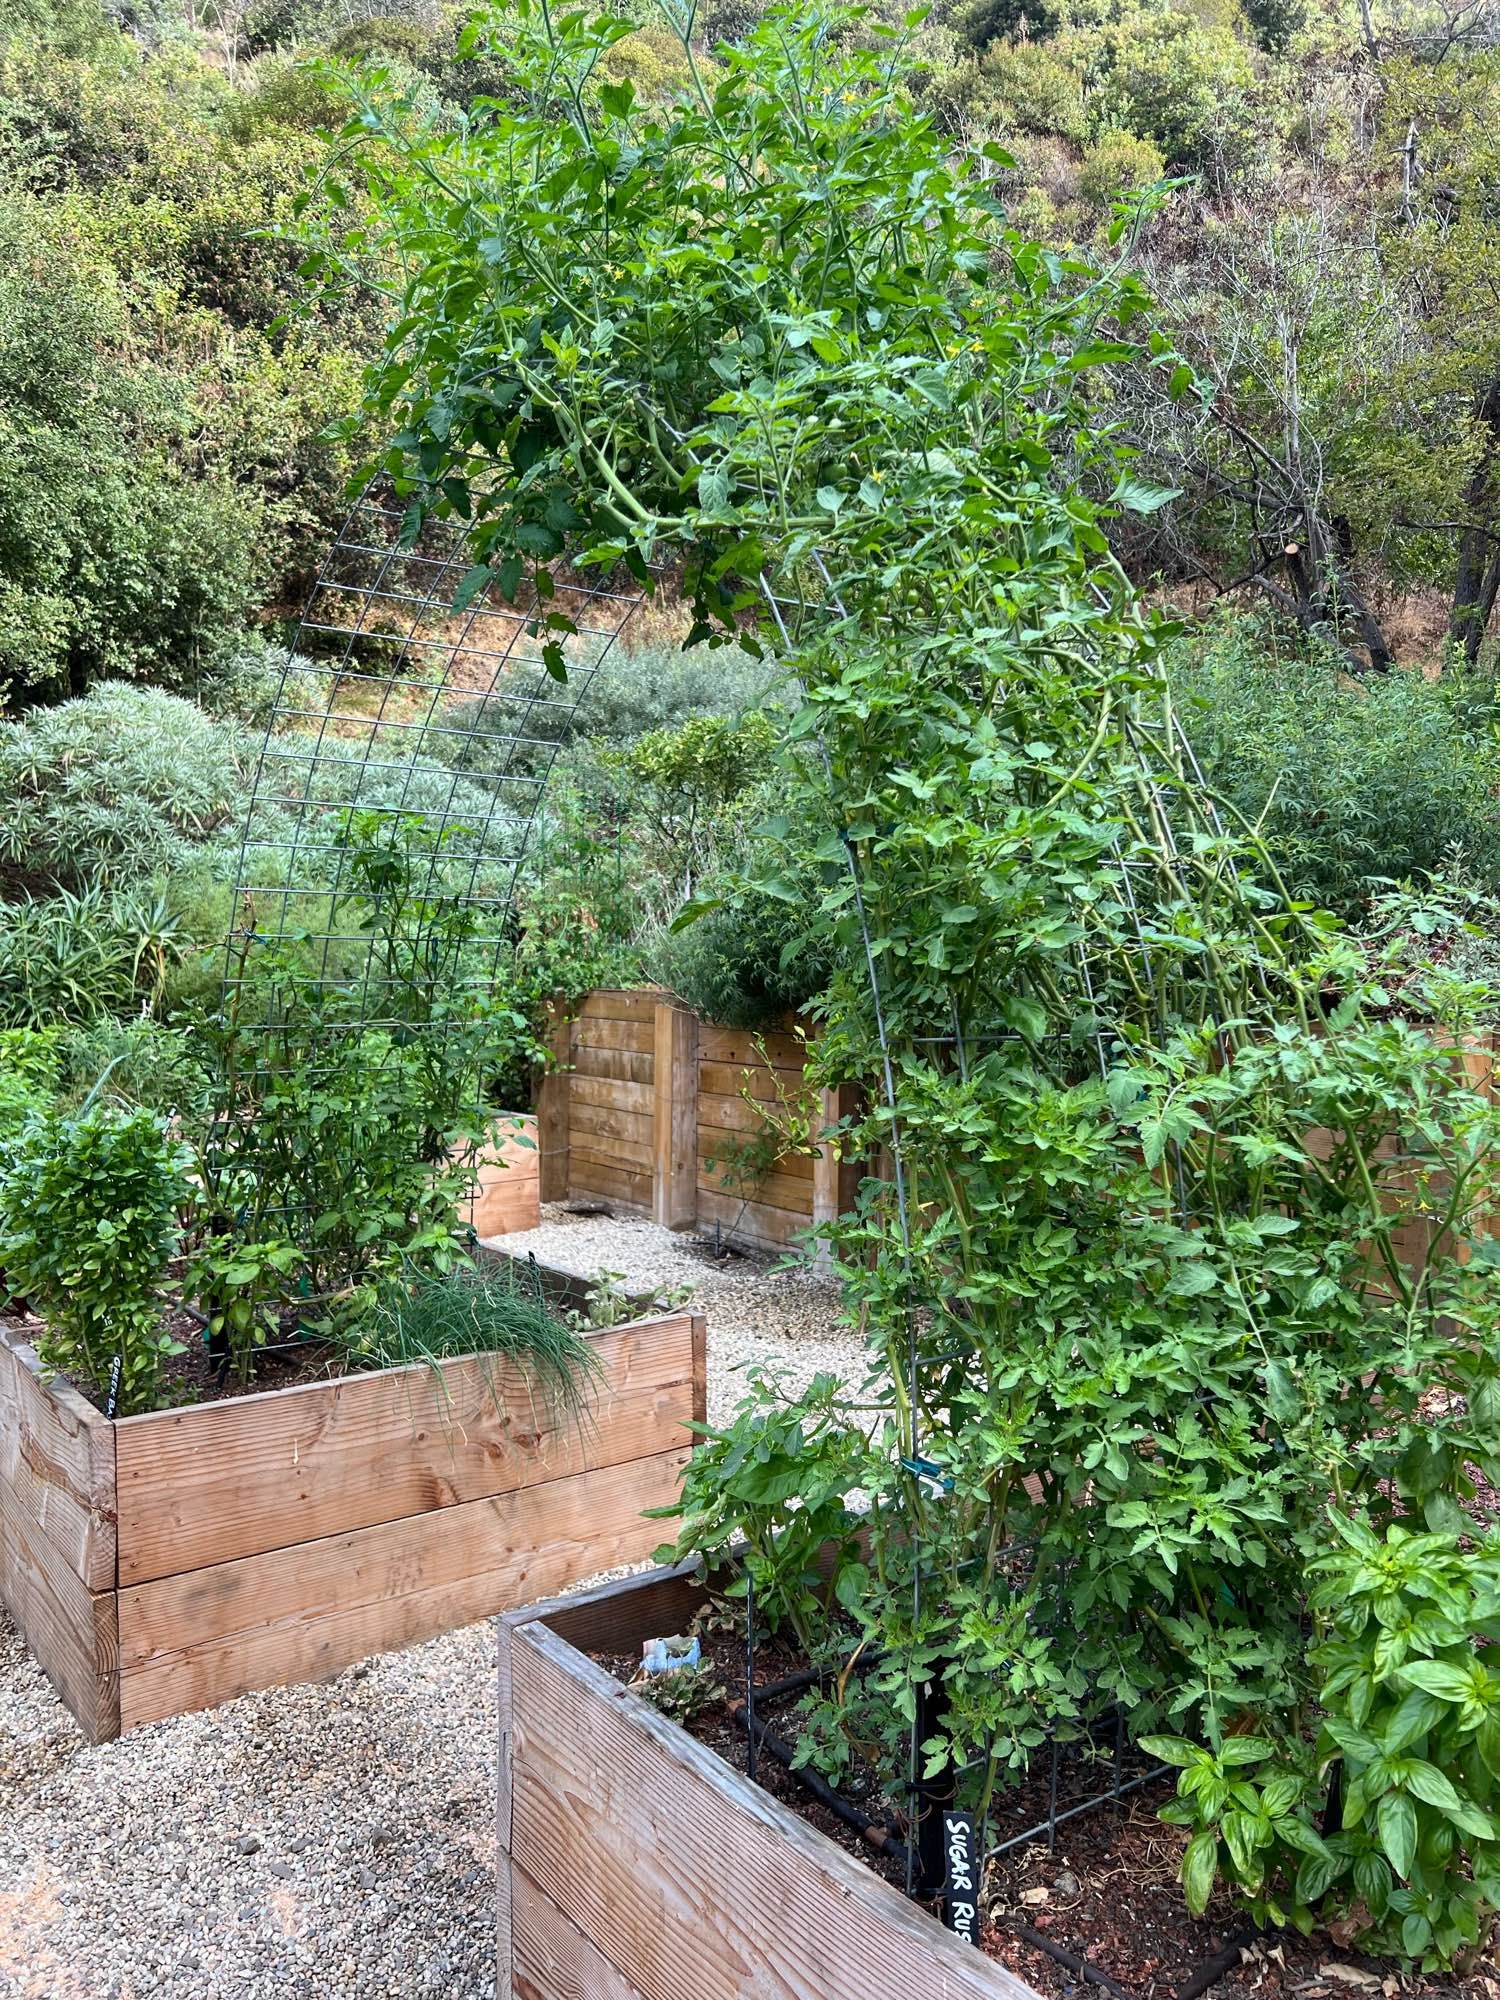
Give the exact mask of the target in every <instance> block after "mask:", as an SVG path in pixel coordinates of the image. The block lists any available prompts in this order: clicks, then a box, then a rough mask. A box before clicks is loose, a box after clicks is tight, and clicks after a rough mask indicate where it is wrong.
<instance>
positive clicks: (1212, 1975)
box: [1172, 1926, 1260, 2000]
mask: <svg viewBox="0 0 1500 2000" xmlns="http://www.w3.org/2000/svg"><path fill="white" fill-rule="evenodd" d="M1259 1935H1260V1933H1259V1932H1258V1931H1257V1930H1256V1929H1255V1928H1254V1927H1253V1926H1252V1927H1251V1929H1249V1930H1247V1931H1240V1932H1239V1933H1238V1934H1237V1935H1236V1936H1235V1937H1232V1938H1231V1939H1230V1940H1229V1942H1228V1944H1226V1945H1225V1946H1224V1948H1223V1950H1222V1951H1216V1952H1215V1953H1214V1955H1213V1957H1212V1958H1207V1959H1205V1960H1204V1961H1203V1963H1202V1965H1200V1966H1199V1967H1198V1970H1197V1971H1196V1972H1195V1973H1194V1974H1193V1975H1192V1977H1191V1978H1190V1979H1188V1980H1187V1981H1185V1982H1184V1984H1183V1985H1181V1986H1179V1987H1178V1989H1177V1991H1176V1992H1175V1993H1174V1994H1173V1995H1172V2000H1199V1996H1200V1994H1204V1993H1206V1992H1207V1991H1208V1989H1209V1987H1210V1986H1212V1985H1213V1983H1214V1981H1215V1980H1216V1979H1222V1978H1223V1977H1224V1975H1225V1973H1226V1972H1233V1970H1234V1968H1235V1967H1236V1966H1237V1965H1238V1964H1239V1962H1240V1953H1241V1952H1242V1951H1243V1950H1244V1949H1245V1947H1246V1946H1247V1945H1251V1944H1254V1942H1255V1940H1256V1938H1257V1937H1258V1936H1259Z"/></svg>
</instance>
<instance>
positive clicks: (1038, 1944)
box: [1006, 1923, 1136, 2000]
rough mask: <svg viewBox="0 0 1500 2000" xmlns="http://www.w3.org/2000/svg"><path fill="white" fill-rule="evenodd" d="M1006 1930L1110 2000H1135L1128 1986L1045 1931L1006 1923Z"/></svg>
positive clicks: (1024, 1925)
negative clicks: (1093, 1986)
mask: <svg viewBox="0 0 1500 2000" xmlns="http://www.w3.org/2000/svg"><path fill="white" fill-rule="evenodd" d="M1006 1928H1007V1929H1009V1930H1012V1931H1014V1932H1015V1934H1016V1936H1017V1937H1018V1938H1020V1939H1021V1941H1022V1942H1023V1943H1024V1944H1029V1945H1031V1946H1033V1947H1034V1948H1035V1949H1036V1950H1037V1951H1044V1952H1046V1954H1047V1956H1048V1958H1055V1959H1056V1960H1057V1962H1058V1964H1059V1965H1060V1966H1062V1967H1063V1968H1064V1969H1065V1970H1066V1971H1068V1972H1071V1973H1072V1974H1073V1976H1074V1978H1075V1979H1087V1980H1089V1981H1090V1982H1091V1984H1093V1985H1095V1986H1102V1987H1103V1988H1104V1991H1105V1992H1106V1993H1108V1994H1109V1995H1110V1996H1111V2000H1136V1995H1135V1994H1134V1993H1132V1992H1131V1991H1130V1989H1129V1987H1128V1986H1121V1985H1120V1983H1119V1981H1118V1980H1115V1979H1111V1978H1110V1976H1109V1974H1108V1973H1107V1972H1101V1971H1100V1970H1099V1968H1098V1966H1097V1965H1090V1963H1089V1961H1088V1960H1087V1959H1086V1958H1080V1957H1079V1955H1078V1953H1077V1952H1076V1951H1069V1950H1068V1947H1067V1946H1066V1945H1065V1944H1058V1943H1057V1942H1056V1941H1055V1940H1054V1939H1052V1938H1049V1937H1048V1935H1047V1933H1046V1932H1045V1931H1038V1930H1033V1929H1032V1927H1031V1925H1030V1924H1020V1923H1008V1924H1007V1926H1006Z"/></svg>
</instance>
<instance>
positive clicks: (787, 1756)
mask: <svg viewBox="0 0 1500 2000" xmlns="http://www.w3.org/2000/svg"><path fill="white" fill-rule="evenodd" d="M821 1677H822V1675H821V1671H820V1670H819V1669H817V1668H807V1667H805V1668H803V1669H802V1670H801V1671H800V1672H799V1673H795V1674H788V1675H787V1677H786V1679H785V1680H780V1681H768V1682H767V1684H766V1685H765V1686H764V1687H759V1688H757V1689H756V1690H755V1698H756V1700H757V1702H760V1701H765V1700H766V1699H767V1698H769V1697H774V1696H777V1695H787V1694H796V1693H798V1692H799V1691H800V1690H801V1689H802V1688H805V1687H810V1686H811V1685H812V1683H813V1682H814V1681H816V1680H818V1679H820V1678H821ZM734 1719H735V1721H736V1722H737V1723H738V1724H739V1726H740V1728H741V1729H743V1730H745V1731H746V1732H747V1734H748V1733H749V1732H750V1729H751V1723H750V1716H749V1712H748V1710H747V1709H746V1707H745V1704H744V1703H743V1702H740V1703H738V1704H737V1706H736V1708H735V1711H734ZM754 1735H755V1740H756V1743H757V1745H758V1746H759V1748H761V1749H762V1750H765V1751H768V1752H769V1753H770V1755H771V1756H773V1757H774V1758H775V1759H776V1761H777V1763H778V1764H781V1765H783V1766H784V1767H785V1769H786V1770H787V1772H788V1773H789V1775H790V1776H791V1777H792V1778H794V1779H795V1780H796V1782H797V1783H798V1784H799V1785H801V1787H802V1789H803V1790H804V1791H805V1792H807V1793H808V1795H809V1796H810V1797H811V1798H814V1799H816V1800H817V1802H818V1804H819V1805H820V1806H823V1807H825V1808H826V1810H827V1811H829V1812H831V1813H832V1814H833V1815H834V1817H835V1818H836V1819H838V1820H841V1821H842V1822H843V1824H844V1825H845V1826H848V1827H852V1828H853V1830H854V1831H855V1832H856V1833H857V1834H858V1835H859V1837H860V1839H861V1840H864V1841H866V1842H868V1844H869V1845H870V1846H871V1847H873V1848H874V1849H875V1850H876V1851H877V1852H878V1853H880V1854H882V1855H884V1856H885V1858H886V1859H887V1860H889V1861H894V1862H897V1863H898V1864H900V1865H901V1866H903V1867H904V1866H905V1864H906V1859H907V1852H906V1842H905V1841H904V1840H902V1839H901V1838H900V1836H899V1835H898V1834H896V1833H893V1832H892V1831H891V1830H890V1828H889V1827H886V1826H882V1825H881V1823H880V1821H879V1820H877V1819H875V1818H873V1817H872V1816H871V1815H870V1814H869V1813H867V1812H864V1811H862V1810H861V1808H860V1807H859V1806H856V1805H851V1804H850V1802H849V1800H848V1799H846V1798H844V1797H843V1796H842V1795H841V1794H840V1793H838V1792H836V1791H835V1790H834V1789H833V1787H832V1785H830V1784H829V1783H828V1782H827V1780H826V1779H824V1778H821V1777H819V1775H818V1773H817V1772H816V1771H814V1770H811V1769H810V1768H809V1767H808V1766H807V1765H805V1764H804V1765H800V1766H798V1765H794V1764H793V1762H792V1759H793V1757H794V1756H795V1755H796V1752H795V1751H794V1750H793V1748H792V1746H791V1744H790V1743H788V1742H787V1741H786V1739H785V1737H782V1736H778V1735H777V1734H776V1733H775V1731H774V1730H772V1729H771V1727H770V1726H769V1724H767V1723H764V1722H762V1721H761V1719H760V1717H759V1716H757V1717H756V1718H755V1724H754ZM1007 1928H1008V1929H1010V1930H1012V1931H1013V1932H1014V1933H1015V1935H1016V1936H1017V1937H1018V1938H1020V1939H1021V1940H1022V1942H1023V1943H1025V1944H1029V1945H1031V1946H1032V1947H1033V1949H1034V1950H1037V1951H1044V1952H1045V1953H1046V1954H1047V1956H1048V1957H1049V1958H1051V1959H1054V1960H1056V1962H1057V1963H1058V1964H1059V1965H1060V1966H1062V1967H1063V1969H1064V1970H1065V1971H1067V1972H1071V1973H1072V1974H1073V1976H1074V1978H1075V1979H1085V1980H1088V1981H1089V1982H1090V1984H1092V1985H1094V1986H1098V1987H1100V1988H1102V1989H1103V1991H1104V1992H1106V1993H1108V1994H1109V1995H1110V2000H1137V1996H1136V1995H1135V1994H1133V1993H1132V1992H1131V1991H1130V1989H1129V1987H1128V1986H1122V1985H1121V1984H1120V1983H1119V1981H1118V1980H1116V1979H1111V1977H1110V1976H1109V1974H1108V1973H1107V1972H1101V1971H1100V1970H1099V1967H1098V1966H1097V1965H1092V1964H1091V1963H1090V1962H1089V1960H1088V1959H1086V1958H1082V1957H1080V1956H1079V1954H1078V1953H1077V1952H1076V1951H1069V1949H1068V1947H1067V1946H1066V1945H1062V1944H1058V1943H1057V1941H1056V1940H1055V1939H1054V1938H1049V1937H1048V1936H1047V1933H1046V1932H1045V1931H1039V1930H1036V1929H1034V1928H1033V1926H1032V1925H1030V1924H1023V1923H1020V1922H1017V1921H1016V1920H1014V1919H1008V1920H1007ZM1257 1935H1258V1933H1257V1931H1256V1930H1255V1929H1254V1928H1253V1927H1252V1928H1251V1929H1249V1930H1245V1931H1240V1932H1238V1933H1237V1934H1236V1935H1235V1936H1234V1937H1232V1938H1231V1939H1230V1940H1229V1942H1228V1944H1226V1945H1225V1946H1223V1947H1222V1949H1221V1950H1219V1951H1216V1952H1215V1953H1214V1955H1213V1957H1212V1958H1209V1959H1205V1960H1204V1962H1203V1964H1202V1965H1200V1966H1199V1967H1198V1969H1197V1971H1196V1972H1194V1973H1192V1974H1191V1975H1190V1976H1189V1977H1188V1979H1187V1980H1185V1981H1184V1983H1183V1984H1182V1985H1181V1986H1180V1987H1179V1988H1178V1990H1177V1991H1176V1993H1174V1994H1173V1995H1172V2000H1202V1996H1203V1995H1204V1994H1205V1993H1206V1992H1207V1991H1208V1989H1209V1987H1210V1986H1212V1985H1213V1984H1214V1983H1215V1981H1216V1980H1219V1979H1222V1978H1223V1977H1224V1975H1225V1973H1226V1972H1232V1971H1233V1970H1234V1968H1235V1966H1236V1965H1238V1963H1239V1960H1240V1953H1241V1952H1242V1951H1243V1950H1244V1949H1245V1947H1246V1946H1247V1945H1249V1944H1252V1943H1253V1942H1254V1941H1255V1938H1256V1937H1257Z"/></svg>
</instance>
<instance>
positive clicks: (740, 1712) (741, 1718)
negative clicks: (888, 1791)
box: [734, 1675, 906, 1867]
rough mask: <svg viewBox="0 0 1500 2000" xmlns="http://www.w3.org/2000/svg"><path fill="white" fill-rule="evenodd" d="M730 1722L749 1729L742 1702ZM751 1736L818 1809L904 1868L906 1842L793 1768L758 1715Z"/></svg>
mask: <svg viewBox="0 0 1500 2000" xmlns="http://www.w3.org/2000/svg"><path fill="white" fill-rule="evenodd" d="M796 1678H797V1676H796V1675H793V1676H792V1679H793V1680H795V1679H796ZM768 1692H769V1690H768V1689H766V1688H757V1690H756V1693H757V1695H760V1696H764V1695H765V1694H767V1693H768ZM734 1719H735V1721H736V1722H737V1723H738V1724H739V1726H740V1727H741V1729H745V1730H748V1729H749V1728H750V1726H751V1725H750V1717H749V1714H748V1712H747V1710H746V1708H745V1704H744V1703H743V1702H741V1703H739V1705H738V1706H737V1707H736V1709H735V1711H734ZM754 1733H755V1739H756V1743H757V1745H758V1747H759V1748H760V1749H762V1750H765V1751H767V1752H768V1753H769V1754H770V1755H771V1756H772V1757H774V1758H775V1759H776V1761H777V1763H778V1764H782V1765H784V1766H785V1767H786V1769H787V1771H788V1772H789V1773H790V1774H791V1776H792V1777H793V1778H794V1779H795V1780H796V1782H797V1783H798V1784H799V1785H800V1786H801V1787H802V1789H803V1790H804V1791H805V1792H807V1793H808V1794H809V1796H810V1797H812V1798H814V1799H816V1800H817V1802H818V1804H819V1805H820V1806H823V1807H824V1808H825V1809H826V1810H827V1811H829V1812H831V1813H832V1814H833V1816H834V1817H835V1819H839V1820H842V1821H843V1823H844V1825H845V1826H847V1827H852V1828H853V1830H854V1831H855V1832H856V1833H857V1834H858V1835H859V1837H860V1839H861V1840H863V1841H866V1842H867V1843H868V1844H869V1845H870V1846H871V1847H873V1848H874V1849H875V1850H876V1851H877V1853H880V1854H883V1855H885V1856H887V1857H888V1858H889V1859H890V1860H892V1861H898V1862H900V1863H901V1865H902V1866H903V1867H904V1866H905V1865H906V1842H905V1841H904V1840H903V1839H902V1838H901V1836H900V1835H899V1834H897V1833H893V1832H892V1831H891V1829H890V1828H889V1827H887V1826H883V1825H882V1824H881V1822H880V1821H879V1820H878V1819H876V1818H875V1817H874V1815H873V1814H871V1813H867V1812H864V1811H862V1810H861V1808H860V1807H859V1806H856V1805H851V1804H850V1802H849V1801H848V1799H846V1798H844V1797H842V1796H841V1795H840V1794H839V1793H838V1792H836V1791H835V1790H834V1789H833V1787H832V1785H830V1784H829V1783H828V1782H827V1780H826V1779H823V1778H820V1777H819V1776H818V1774H817V1772H816V1771H813V1770H809V1769H808V1767H807V1766H806V1765H805V1764H804V1765H801V1766H798V1765H795V1764H794V1763H793V1762H792V1759H793V1758H794V1757H795V1755H796V1754H797V1753H796V1752H795V1750H793V1748H792V1746H791V1744H790V1743H788V1742H787V1741H786V1739H785V1737H782V1736H778V1735H776V1733H775V1731H774V1730H772V1729H771V1728H769V1727H768V1725H767V1724H766V1723H764V1722H762V1721H761V1720H760V1718H759V1716H757V1717H756V1719H755V1725H754Z"/></svg>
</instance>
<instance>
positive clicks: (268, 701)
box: [194, 633, 329, 729]
mask: <svg viewBox="0 0 1500 2000" xmlns="http://www.w3.org/2000/svg"><path fill="white" fill-rule="evenodd" d="M194 693H195V698H196V700H197V703H198V706H199V707H200V708H201V709H203V710H205V711H206V712H207V713H208V714H209V715H216V716H221V717H226V718H231V719H233V720H234V721H237V722H244V723H247V724H249V725H250V726H251V727H252V728H254V729H266V728H268V727H269V726H270V724H271V723H272V722H273V721H274V720H276V719H277V717H278V716H284V717H286V719H287V726H289V727H292V728H302V729H307V728H308V727H309V726H310V725H311V724H312V722H313V720H314V718H315V717H316V716H318V715H321V714H323V713H324V712H325V711H326V709H327V707H328V700H329V677H328V670H327V669H326V668H324V667H320V666H319V665H318V664H317V662H316V661H314V660H310V659H308V658H307V657H306V656H305V655H304V654H302V653H294V652H293V651H292V650H291V648H290V647H289V646H281V645H277V644H276V643H274V641H268V640H266V639H265V638H263V637H262V636H261V635H259V634H258V633H251V634H249V635H247V637H246V638H245V640H244V641H243V642H242V643H241V644H240V645H237V646H235V647H234V648H232V649H231V650H230V651H228V652H226V653H225V654H224V655H223V656H222V657H221V658H220V659H219V660H217V661H215V663H214V664H213V665H212V666H211V667H210V668H209V669H208V670H207V672H206V673H205V674H204V675H203V677H202V679H201V680H200V681H199V683H198V686H197V688H196V689H195V691H194Z"/></svg>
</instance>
